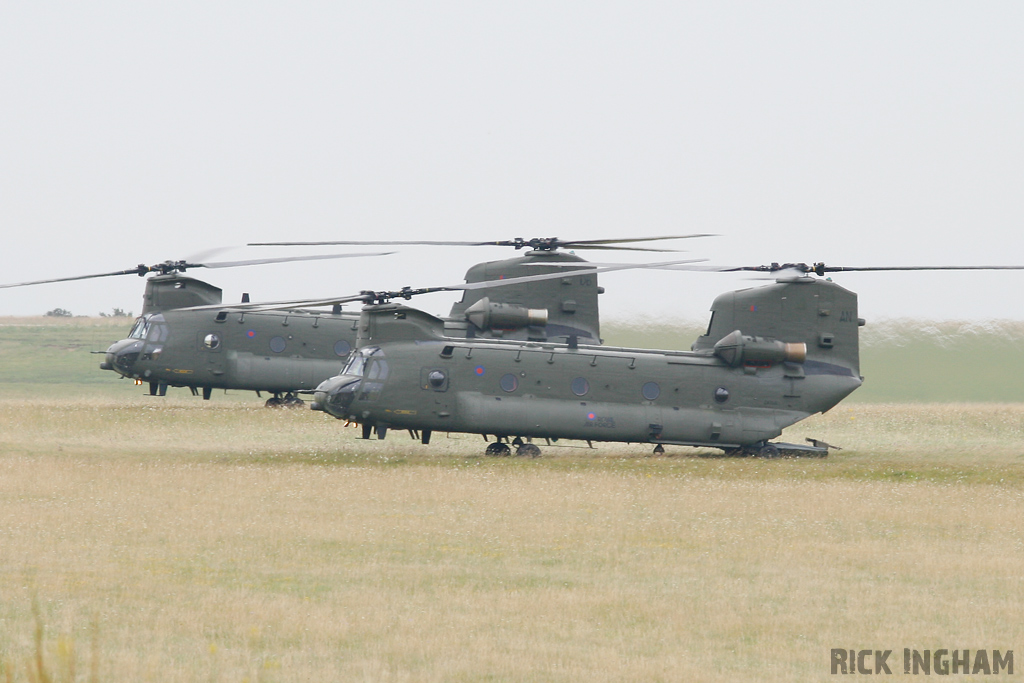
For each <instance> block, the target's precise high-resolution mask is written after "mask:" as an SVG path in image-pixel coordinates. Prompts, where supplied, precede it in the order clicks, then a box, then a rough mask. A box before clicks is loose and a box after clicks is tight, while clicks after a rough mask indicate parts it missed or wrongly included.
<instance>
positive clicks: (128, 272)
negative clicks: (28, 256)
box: [0, 268, 145, 289]
mask: <svg viewBox="0 0 1024 683" xmlns="http://www.w3.org/2000/svg"><path fill="white" fill-rule="evenodd" d="M144 272H145V271H144ZM139 274H140V273H139V269H138V268H132V269H131V270H115V271H114V272H112V273H96V274H94V275H76V276H73V277H57V278H53V279H51V280H33V281H32V282H14V283H12V284H9V285H0V289H7V288H9V287H28V286H29V285H45V284H49V283H51V282H71V281H73V280H91V279H93V278H98V277H112V276H114V275H139Z"/></svg>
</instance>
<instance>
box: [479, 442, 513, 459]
mask: <svg viewBox="0 0 1024 683" xmlns="http://www.w3.org/2000/svg"><path fill="white" fill-rule="evenodd" d="M484 455H498V456H506V455H512V449H511V448H509V447H508V444H507V443H501V442H500V441H495V442H494V443H489V444H487V450H485V451H484Z"/></svg>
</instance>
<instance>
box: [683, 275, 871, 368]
mask: <svg viewBox="0 0 1024 683" xmlns="http://www.w3.org/2000/svg"><path fill="white" fill-rule="evenodd" d="M862 324H863V321H862V320H860V318H859V317H858V316H857V295H856V294H854V293H853V292H850V291H848V290H846V289H843V288H842V287H840V286H839V285H837V284H835V283H833V282H830V281H828V280H821V279H817V278H811V277H800V278H795V279H790V280H780V281H778V282H776V283H775V284H773V285H768V286H764V287H754V288H751V289H743V290H740V291H736V292H729V293H727V294H723V295H721V296H719V297H718V298H717V299H715V302H714V304H712V306H711V322H710V323H709V324H708V330H707V333H706V334H704V335H702V336H700V337H698V338H697V341H696V342H695V343H694V345H693V350H694V351H701V350H707V351H714V350H715V347H716V344H719V342H722V341H723V340H725V338H726V337H727V336H729V335H730V334H733V333H734V332H736V331H737V330H739V331H740V333H741V334H742V335H744V336H754V337H763V338H766V340H770V341H775V342H782V343H783V344H800V343H803V344H806V349H807V350H806V354H807V355H806V359H805V360H804V361H803V362H804V365H805V366H807V367H808V369H810V368H814V367H823V368H827V367H829V366H838V367H839V368H844V369H846V370H849V371H850V374H852V375H853V376H854V377H859V376H860V352H859V334H858V332H859V327H860V326H861V325H862ZM734 341H735V337H734V338H733V339H732V340H726V342H725V344H726V345H728V344H730V342H734ZM721 349H722V346H721V345H720V346H719V351H721Z"/></svg>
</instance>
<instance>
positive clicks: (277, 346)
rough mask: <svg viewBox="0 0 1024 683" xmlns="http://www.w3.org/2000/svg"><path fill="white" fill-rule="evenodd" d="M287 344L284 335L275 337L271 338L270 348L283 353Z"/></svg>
mask: <svg viewBox="0 0 1024 683" xmlns="http://www.w3.org/2000/svg"><path fill="white" fill-rule="evenodd" d="M286 346H287V344H286V343H285V341H284V337H274V338H273V339H271V340H270V350H271V351H273V352H274V353H281V352H282V351H284V349H285V347H286Z"/></svg>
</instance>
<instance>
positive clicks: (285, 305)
mask: <svg viewBox="0 0 1024 683" xmlns="http://www.w3.org/2000/svg"><path fill="white" fill-rule="evenodd" d="M693 262H694V260H693V259H690V260H684V261H664V262H661V263H621V264H615V265H611V266H605V267H602V268H581V269H579V270H573V271H572V275H597V274H599V273H607V272H611V271H616V270H635V269H645V268H661V267H664V266H668V265H677V264H685V263H693ZM565 276H566V273H565V272H556V273H542V274H540V275H524V276H521V277H511V278H504V279H501V280H485V281H483V282H463V283H459V284H456V285H441V286H437V287H420V288H412V287H406V288H403V289H400V290H396V291H382V292H372V291H365V292H361V293H359V294H354V295H349V296H343V297H331V298H323V299H293V300H290V301H267V302H252V303H248V304H231V305H227V306H225V305H222V304H218V305H207V306H193V307H192V308H191V309H190V310H212V309H217V310H223V309H229V310H239V311H275V310H290V309H295V308H317V307H320V306H333V305H336V304H344V303H351V302H353V301H362V302H364V303H368V304H369V303H374V302H376V301H385V300H386V301H391V300H393V299H411V298H412V297H413V296H418V295H420V294H432V293H434V292H457V291H465V290H475V289H486V288H490V287H508V286H511V285H520V284H527V283H530V282H539V281H541V280H552V279H556V278H563V277H565Z"/></svg>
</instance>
